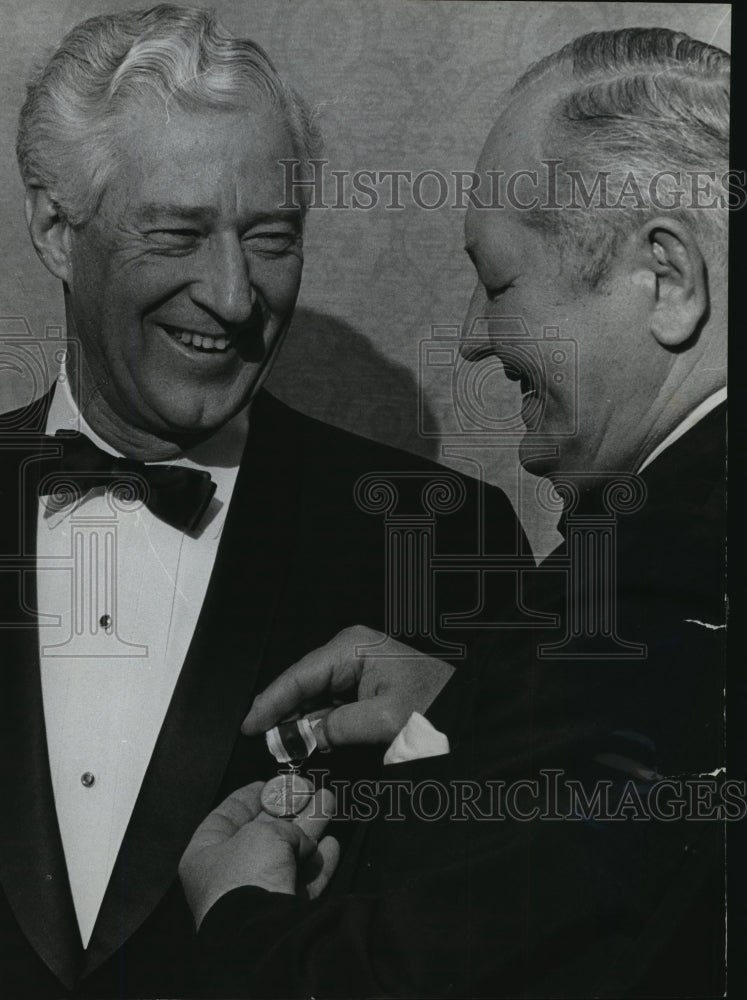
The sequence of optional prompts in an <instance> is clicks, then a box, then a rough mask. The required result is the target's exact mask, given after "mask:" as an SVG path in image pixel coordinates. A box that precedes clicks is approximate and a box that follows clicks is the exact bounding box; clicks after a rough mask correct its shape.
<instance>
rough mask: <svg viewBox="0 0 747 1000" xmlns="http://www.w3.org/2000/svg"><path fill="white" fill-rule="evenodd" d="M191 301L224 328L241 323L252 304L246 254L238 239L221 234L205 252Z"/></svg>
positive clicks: (243, 321)
mask: <svg viewBox="0 0 747 1000" xmlns="http://www.w3.org/2000/svg"><path fill="white" fill-rule="evenodd" d="M192 295H193V298H194V299H195V300H196V301H197V302H198V303H199V304H200V305H202V306H204V307H205V308H207V309H208V310H209V311H210V312H212V313H214V314H215V315H216V317H217V318H218V319H220V320H222V322H224V323H225V324H226V325H229V326H236V325H238V324H241V323H245V322H246V321H247V320H248V319H249V316H250V314H251V311H252V308H253V306H254V303H255V301H256V297H257V296H256V292H255V291H254V287H253V286H252V279H251V267H250V261H249V254H248V252H246V251H245V250H244V249H243V247H242V245H241V241H240V240H239V238H238V236H236V235H232V234H228V233H226V234H221V235H220V237H219V239H218V240H217V241H216V243H215V244H214V246H211V247H210V249H209V250H208V251H207V254H206V260H205V265H204V271H203V273H202V275H201V276H200V280H199V281H198V282H197V284H196V286H194V287H193V292H192Z"/></svg>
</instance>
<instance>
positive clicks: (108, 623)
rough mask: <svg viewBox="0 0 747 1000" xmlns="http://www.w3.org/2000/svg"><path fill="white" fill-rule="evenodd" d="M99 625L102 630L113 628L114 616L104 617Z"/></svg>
mask: <svg viewBox="0 0 747 1000" xmlns="http://www.w3.org/2000/svg"><path fill="white" fill-rule="evenodd" d="M99 625H100V626H101V627H102V628H105V629H110V628H111V627H112V616H111V615H102V616H101V617H100V618H99Z"/></svg>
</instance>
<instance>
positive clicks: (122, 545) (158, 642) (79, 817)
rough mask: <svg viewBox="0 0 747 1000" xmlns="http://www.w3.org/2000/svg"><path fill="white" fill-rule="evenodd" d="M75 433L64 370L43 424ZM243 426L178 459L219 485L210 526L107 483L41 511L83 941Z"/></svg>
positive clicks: (46, 673)
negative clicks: (181, 519)
mask: <svg viewBox="0 0 747 1000" xmlns="http://www.w3.org/2000/svg"><path fill="white" fill-rule="evenodd" d="M60 428H66V429H78V430H80V431H82V432H83V433H85V434H86V435H88V437H90V438H91V440H92V441H94V442H95V443H96V444H97V445H98V446H99V447H100V448H102V449H104V450H105V451H107V452H109V453H110V454H117V453H116V452H115V451H114V450H113V449H112V448H110V447H108V446H107V444H106V443H105V442H104V441H102V440H101V439H100V438H99V437H98V436H97V435H96V434H95V433H94V432H93V431H92V430H91V428H90V427H89V426H88V425H87V424H86V421H85V420H84V419H83V417H82V416H81V415H80V413H79V411H78V409H77V407H76V405H75V403H74V401H73V399H72V396H71V394H70V391H69V389H68V385H67V382H66V381H65V380H64V376H61V383H60V384H58V386H57V388H56V391H55V395H54V399H53V401H52V405H51V408H50V411H49V415H48V418H47V428H46V430H47V433H48V434H54V433H55V431H57V430H58V429H60ZM247 430H248V412H247V411H244V412H243V413H241V414H239V415H238V416H237V417H235V418H234V419H233V420H232V421H230V422H229V423H228V424H226V425H225V427H223V428H221V430H220V431H219V432H218V433H217V434H215V435H214V436H213V437H212V438H211V439H210V440H209V441H207V442H203V443H202V444H201V445H199V446H197V447H195V448H193V449H190V450H189V451H188V452H187V453H185V454H184V456H183V457H180V458H178V459H175V460H174V461H173V463H172V464H175V465H183V466H189V467H191V468H198V469H204V470H207V471H208V472H209V473H210V475H211V476H212V477H213V479H214V480H215V482H216V484H217V489H216V493H215V496H214V497H213V500H212V501H211V505H210V507H209V509H208V511H207V513H206V515H205V517H204V518H203V522H202V525H203V526H204V527H203V530H202V531H201V532H196V533H194V534H187V533H185V532H182V531H179V530H178V529H176V528H173V527H171V526H170V525H168V524H165V523H164V522H163V521H161V520H159V519H158V518H157V517H155V516H154V515H153V514H151V513H150V511H149V510H148V509H147V508H146V507H144V506H142V505H141V504H140V503H139V502H136V503H135V504H133V505H131V506H130V508H129V509H126V510H125V509H122V506H123V505H122V504H121V503H120V504H119V505H118V504H117V502H116V501H115V500H114V499H113V498H112V496H111V494H107V493H105V492H104V491H103V490H92V491H90V492H89V493H88V494H87V495H86V496H85V497H84V498H83V499H82V500H81V501H80V502H79V503H78V504H77V505H75V506H72V507H68V508H66V509H65V510H63V511H59V510H58V511H57V512H56V514H53V515H52V516H49V514H48V511H47V502H46V500H45V498H40V500H39V513H38V518H37V563H38V610H39V612H40V615H41V616H43V617H42V622H43V624H42V625H41V626H40V628H39V653H40V661H41V678H42V694H43V701H44V716H45V722H46V731H47V742H48V747H49V762H50V767H51V773H52V787H53V789H54V797H55V805H56V809H57V818H58V821H59V827H60V833H61V836H62V846H63V848H64V852H65V860H66V862H67V870H68V875H69V878H70V887H71V890H72V896H73V902H74V904H75V912H76V914H77V918H78V926H79V928H80V934H81V938H82V940H83V944H84V946H87V945H88V941H89V939H90V937H91V932H92V930H93V926H94V923H95V921H96V917H97V914H98V911H99V908H100V906H101V901H102V899H103V896H104V893H105V891H106V887H107V884H108V882H109V878H110V876H111V872H112V869H113V867H114V862H115V860H116V857H117V853H118V851H119V848H120V846H121V843H122V838H123V837H124V833H125V830H126V828H127V824H128V822H129V820H130V816H131V814H132V810H133V807H134V805H135V800H136V799H137V796H138V793H139V791H140V786H141V784H142V780H143V777H144V775H145V771H146V769H147V767H148V763H149V761H150V758H151V755H152V753H153V748H154V746H155V743H156V739H157V737H158V733H159V731H160V729H161V725H162V724H163V721H164V718H165V716H166V711H167V709H168V707H169V702H170V701H171V697H172V695H173V692H174V687H175V685H176V682H177V679H178V677H179V673H180V671H181V668H182V664H183V663H184V659H185V656H186V653H187V650H188V648H189V644H190V641H191V639H192V634H193V632H194V629H195V625H196V623H197V618H198V616H199V613H200V609H201V608H202V603H203V600H204V597H205V593H206V590H207V587H208V582H209V580H210V575H211V573H212V570H213V564H214V562H215V555H216V551H217V548H218V542H219V540H220V535H221V531H222V528H223V524H224V521H225V517H226V513H227V510H228V504H229V503H230V500H231V495H232V492H233V488H234V485H235V482H236V476H237V472H238V466H239V462H240V460H241V454H242V451H243V448H244V443H245V441H246V435H247Z"/></svg>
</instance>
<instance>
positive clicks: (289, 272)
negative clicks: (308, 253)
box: [250, 254, 303, 318]
mask: <svg viewBox="0 0 747 1000" xmlns="http://www.w3.org/2000/svg"><path fill="white" fill-rule="evenodd" d="M250 268H251V280H252V284H254V285H256V287H257V288H258V289H259V290H260V291H261V293H262V295H263V296H264V298H265V301H266V302H267V305H268V306H269V307H270V310H271V311H272V312H273V313H275V314H280V318H283V317H284V314H285V313H287V312H289V311H290V310H292V309H293V307H294V305H295V303H296V299H297V297H298V290H299V288H300V286H301V274H302V271H303V260H302V259H299V258H298V257H291V258H285V259H282V260H266V259H260V258H259V256H258V255H256V254H255V255H254V256H253V257H252V261H251V265H250Z"/></svg>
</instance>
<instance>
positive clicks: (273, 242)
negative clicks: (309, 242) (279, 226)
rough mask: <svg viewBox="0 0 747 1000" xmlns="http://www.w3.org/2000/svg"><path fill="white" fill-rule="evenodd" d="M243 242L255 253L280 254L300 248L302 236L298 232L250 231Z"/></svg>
mask: <svg viewBox="0 0 747 1000" xmlns="http://www.w3.org/2000/svg"><path fill="white" fill-rule="evenodd" d="M244 243H245V244H247V245H248V247H249V249H250V250H252V251H253V252H255V253H263V254H269V255H270V256H280V255H282V254H286V253H290V252H291V251H292V250H297V249H300V248H301V246H303V238H302V236H301V234H300V233H282V232H280V233H279V232H267V233H252V234H251V235H250V236H246V237H244Z"/></svg>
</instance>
